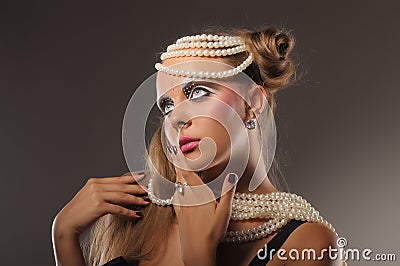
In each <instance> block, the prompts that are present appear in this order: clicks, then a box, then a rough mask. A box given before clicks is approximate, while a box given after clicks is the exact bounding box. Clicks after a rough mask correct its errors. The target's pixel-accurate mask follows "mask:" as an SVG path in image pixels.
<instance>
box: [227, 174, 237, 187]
mask: <svg viewBox="0 0 400 266" xmlns="http://www.w3.org/2000/svg"><path fill="white" fill-rule="evenodd" d="M228 182H229V183H231V184H235V183H236V175H235V174H232V173H231V174H229V177H228Z"/></svg>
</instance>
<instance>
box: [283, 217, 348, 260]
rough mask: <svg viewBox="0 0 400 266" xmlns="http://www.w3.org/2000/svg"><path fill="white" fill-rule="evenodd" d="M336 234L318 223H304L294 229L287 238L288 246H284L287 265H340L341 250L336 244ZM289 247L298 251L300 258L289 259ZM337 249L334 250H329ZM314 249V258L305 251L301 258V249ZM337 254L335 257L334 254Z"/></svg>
mask: <svg viewBox="0 0 400 266" xmlns="http://www.w3.org/2000/svg"><path fill="white" fill-rule="evenodd" d="M337 239H338V237H337V235H336V234H335V233H334V232H333V231H332V230H330V229H329V228H327V227H326V226H324V225H322V224H319V223H305V224H303V225H301V226H300V227H299V228H298V229H297V230H295V231H294V232H293V234H292V236H291V237H289V238H288V241H287V242H288V247H285V249H286V251H287V252H286V254H285V256H286V257H287V258H288V260H287V261H286V264H285V265H287V266H341V265H342V261H341V260H340V254H339V252H340V251H341V250H340V249H339V248H338V246H337ZM291 249H296V250H297V251H298V252H299V255H300V259H291V258H290V257H289V255H288V252H289V251H290V250H291ZM332 249H338V250H337V251H336V252H335V251H334V252H332V251H331V256H330V253H329V250H332ZM306 250H314V251H315V254H316V256H315V258H316V259H313V257H312V256H313V255H312V254H311V255H310V256H311V258H312V259H309V258H308V254H307V253H306V252H305V253H304V254H305V255H304V258H302V257H301V256H302V251H306ZM335 255H336V256H337V258H336V259H335V258H334V256H335Z"/></svg>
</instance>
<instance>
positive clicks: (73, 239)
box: [52, 217, 86, 266]
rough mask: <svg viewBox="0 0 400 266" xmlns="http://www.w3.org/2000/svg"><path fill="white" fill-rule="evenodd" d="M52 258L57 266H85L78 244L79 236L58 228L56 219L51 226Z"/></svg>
mask: <svg viewBox="0 0 400 266" xmlns="http://www.w3.org/2000/svg"><path fill="white" fill-rule="evenodd" d="M52 241H53V250H54V258H55V261H56V265H58V266H69V265H71V266H85V265H86V263H85V259H84V257H83V253H82V250H81V247H80V244H79V234H76V233H73V232H67V231H66V230H63V229H62V228H60V226H59V225H58V223H57V217H56V218H55V219H54V222H53V226H52Z"/></svg>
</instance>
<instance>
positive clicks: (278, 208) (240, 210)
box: [148, 179, 338, 243]
mask: <svg viewBox="0 0 400 266" xmlns="http://www.w3.org/2000/svg"><path fill="white" fill-rule="evenodd" d="M177 189H179V187H177ZM148 194H149V198H150V200H151V201H152V202H153V203H154V204H156V205H160V206H166V205H171V204H172V199H173V197H171V198H169V199H159V198H157V197H156V196H155V195H154V193H153V180H152V179H150V180H149V184H148ZM251 218H271V219H270V220H268V221H267V222H265V223H263V224H261V225H259V226H257V227H254V228H250V229H246V230H240V231H228V232H227V233H226V235H225V239H224V242H227V243H242V242H248V241H254V240H258V239H261V238H264V237H267V236H268V235H270V234H272V233H273V232H275V231H277V230H278V229H280V228H281V227H283V226H284V225H286V224H287V223H288V221H289V220H292V219H294V220H301V221H309V222H317V223H321V224H322V225H324V226H326V227H328V228H329V229H331V230H332V231H333V232H334V233H335V234H336V235H337V236H338V234H337V233H336V230H335V228H333V226H332V225H331V224H330V223H329V222H328V221H327V220H325V219H324V218H323V217H322V216H321V215H320V214H319V212H318V211H317V210H315V209H314V208H313V207H312V206H311V204H310V203H309V202H307V201H306V200H305V199H304V198H302V197H301V196H299V195H296V194H294V193H288V192H272V193H268V194H250V193H239V192H237V193H235V195H234V198H233V202H232V212H231V217H230V219H231V220H233V221H238V220H239V221H240V220H248V219H251Z"/></svg>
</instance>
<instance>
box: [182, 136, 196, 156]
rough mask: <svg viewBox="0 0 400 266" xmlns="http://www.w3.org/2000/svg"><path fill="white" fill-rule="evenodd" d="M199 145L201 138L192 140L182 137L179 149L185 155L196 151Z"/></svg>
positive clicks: (188, 137)
mask: <svg viewBox="0 0 400 266" xmlns="http://www.w3.org/2000/svg"><path fill="white" fill-rule="evenodd" d="M199 143H200V139H199V138H192V137H190V136H182V137H180V138H179V147H180V149H181V151H182V152H183V153H186V152H190V151H192V150H194V149H195V148H196V147H197V145H199Z"/></svg>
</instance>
